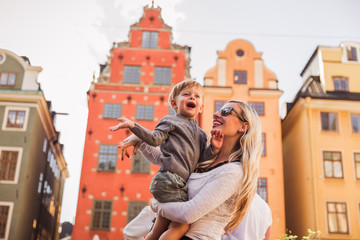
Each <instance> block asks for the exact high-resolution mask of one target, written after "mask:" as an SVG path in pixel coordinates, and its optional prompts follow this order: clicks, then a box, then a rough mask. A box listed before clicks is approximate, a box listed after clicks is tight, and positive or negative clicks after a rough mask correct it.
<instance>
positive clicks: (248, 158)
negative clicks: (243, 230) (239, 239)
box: [198, 100, 263, 232]
mask: <svg viewBox="0 0 360 240" xmlns="http://www.w3.org/2000/svg"><path fill="white" fill-rule="evenodd" d="M228 103H237V104H239V105H240V107H241V109H242V111H241V113H240V114H241V115H242V117H243V118H244V119H245V120H246V121H247V122H248V129H247V130H246V131H245V132H244V134H243V135H242V136H241V137H240V139H239V144H237V145H236V147H237V149H235V150H234V151H233V152H232V153H231V154H230V156H229V162H233V161H236V160H240V162H241V164H242V167H243V172H244V177H243V180H242V181H241V184H240V186H239V188H238V192H237V196H236V200H235V212H234V214H233V216H232V218H231V220H230V222H229V223H228V224H227V225H226V227H225V230H226V231H227V232H232V231H233V230H234V229H235V228H236V227H237V225H238V224H239V223H240V222H241V220H242V219H243V218H244V216H245V215H246V213H247V211H248V209H249V207H250V204H251V201H252V199H253V197H254V195H255V193H256V188H257V181H258V176H259V163H260V158H261V153H262V149H263V146H262V134H261V123H260V119H259V116H258V114H257V113H256V112H255V110H254V109H252V108H251V107H249V106H248V105H247V104H245V103H244V102H241V101H238V100H230V101H228ZM215 159H216V158H214V159H212V160H210V161H206V162H203V163H202V164H201V165H200V164H199V166H198V167H206V165H207V166H209V165H210V164H211V163H212V162H213V161H215ZM204 165H205V166H204Z"/></svg>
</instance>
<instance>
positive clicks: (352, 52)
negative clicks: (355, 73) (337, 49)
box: [347, 47, 357, 61]
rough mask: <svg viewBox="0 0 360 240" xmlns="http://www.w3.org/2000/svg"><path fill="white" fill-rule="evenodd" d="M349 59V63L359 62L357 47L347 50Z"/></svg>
mask: <svg viewBox="0 0 360 240" xmlns="http://www.w3.org/2000/svg"><path fill="white" fill-rule="evenodd" d="M347 57H348V60H349V61H357V53H356V47H348V48H347Z"/></svg>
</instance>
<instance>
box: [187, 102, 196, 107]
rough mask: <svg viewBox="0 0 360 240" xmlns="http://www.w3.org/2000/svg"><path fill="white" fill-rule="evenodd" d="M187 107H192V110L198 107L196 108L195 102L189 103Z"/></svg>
mask: <svg viewBox="0 0 360 240" xmlns="http://www.w3.org/2000/svg"><path fill="white" fill-rule="evenodd" d="M186 106H187V107H190V108H195V107H196V106H195V103H193V102H188V103H187V104H186Z"/></svg>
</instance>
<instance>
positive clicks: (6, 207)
mask: <svg viewBox="0 0 360 240" xmlns="http://www.w3.org/2000/svg"><path fill="white" fill-rule="evenodd" d="M13 206H14V203H12V202H0V239H8V237H9V230H10V222H11V217H12V209H13Z"/></svg>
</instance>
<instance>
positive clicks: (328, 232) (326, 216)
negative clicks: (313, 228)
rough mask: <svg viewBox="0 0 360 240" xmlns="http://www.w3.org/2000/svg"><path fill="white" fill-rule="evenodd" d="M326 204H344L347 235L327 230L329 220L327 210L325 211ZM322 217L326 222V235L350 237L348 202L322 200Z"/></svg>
mask: <svg viewBox="0 0 360 240" xmlns="http://www.w3.org/2000/svg"><path fill="white" fill-rule="evenodd" d="M327 203H345V206H346V220H347V227H348V233H332V232H330V229H329V224H330V223H329V218H328V211H327V210H328V209H327ZM324 213H325V214H324V217H325V222H326V225H325V227H326V233H327V234H331V235H343V236H351V223H350V212H349V202H348V201H347V200H338V199H337V200H329V199H327V200H324Z"/></svg>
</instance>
